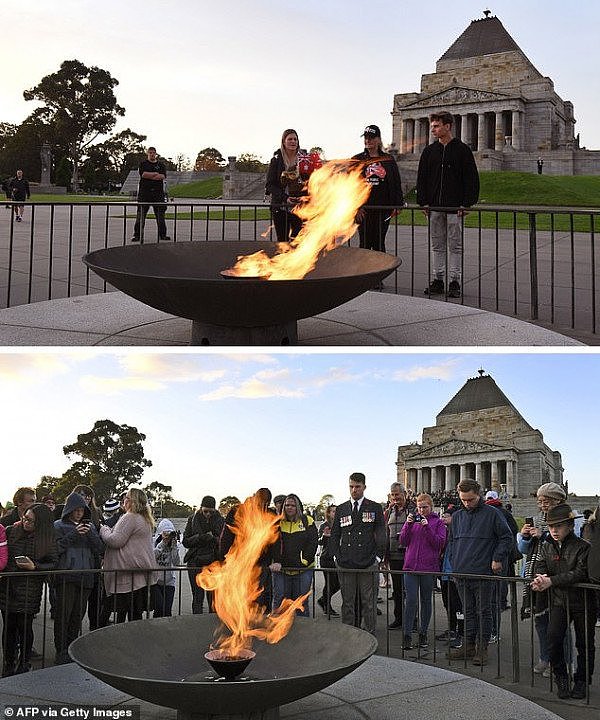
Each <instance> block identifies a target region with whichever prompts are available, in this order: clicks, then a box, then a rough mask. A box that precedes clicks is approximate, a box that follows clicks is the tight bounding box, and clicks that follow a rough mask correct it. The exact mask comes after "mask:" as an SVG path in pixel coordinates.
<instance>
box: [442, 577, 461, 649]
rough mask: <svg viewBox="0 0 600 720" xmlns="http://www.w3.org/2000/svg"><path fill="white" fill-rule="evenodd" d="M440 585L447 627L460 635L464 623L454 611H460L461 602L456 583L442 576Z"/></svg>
mask: <svg viewBox="0 0 600 720" xmlns="http://www.w3.org/2000/svg"><path fill="white" fill-rule="evenodd" d="M440 586H441V590H442V602H443V603H444V608H445V609H446V614H447V616H448V629H449V630H452V631H453V632H455V633H456V634H457V635H462V634H463V626H464V623H463V621H462V620H458V618H457V617H456V613H461V612H462V602H461V599H460V595H459V594H458V588H457V587H456V583H455V582H454V581H453V580H444V579H443V578H442V580H441V581H440Z"/></svg>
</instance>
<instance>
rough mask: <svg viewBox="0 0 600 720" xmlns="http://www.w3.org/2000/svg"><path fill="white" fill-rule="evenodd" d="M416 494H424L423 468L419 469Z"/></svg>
mask: <svg viewBox="0 0 600 720" xmlns="http://www.w3.org/2000/svg"><path fill="white" fill-rule="evenodd" d="M415 492H423V468H417V483H416V487H415Z"/></svg>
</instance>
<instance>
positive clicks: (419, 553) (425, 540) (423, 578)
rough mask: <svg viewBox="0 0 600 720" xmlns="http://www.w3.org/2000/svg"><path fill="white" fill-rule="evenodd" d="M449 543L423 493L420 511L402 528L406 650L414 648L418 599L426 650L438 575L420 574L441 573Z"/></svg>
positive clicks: (417, 510) (420, 643)
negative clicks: (444, 551)
mask: <svg viewBox="0 0 600 720" xmlns="http://www.w3.org/2000/svg"><path fill="white" fill-rule="evenodd" d="M445 544H446V526H445V525H444V523H443V522H442V520H441V519H440V518H439V517H438V515H436V513H434V512H433V500H432V499H431V496H430V495H427V494H426V493H422V494H421V495H419V496H418V497H417V509H416V512H414V513H411V514H410V515H409V516H408V518H407V520H406V522H405V523H404V525H403V527H402V531H401V533H400V545H402V546H404V547H405V548H406V553H405V555H404V567H403V569H404V571H408V572H409V573H410V574H407V575H405V576H404V589H405V592H406V604H405V606H404V645H403V647H404V649H405V650H410V649H411V648H412V647H413V644H412V636H411V631H412V628H413V624H414V622H415V615H416V613H417V597H418V596H420V609H421V612H420V616H421V627H420V629H419V647H422V648H426V647H427V645H428V641H427V630H428V628H429V621H430V620H431V597H432V594H433V587H434V584H435V581H436V576H435V575H418V574H413V573H419V572H433V573H436V572H439V571H440V556H441V553H442V550H443V549H444V545H445Z"/></svg>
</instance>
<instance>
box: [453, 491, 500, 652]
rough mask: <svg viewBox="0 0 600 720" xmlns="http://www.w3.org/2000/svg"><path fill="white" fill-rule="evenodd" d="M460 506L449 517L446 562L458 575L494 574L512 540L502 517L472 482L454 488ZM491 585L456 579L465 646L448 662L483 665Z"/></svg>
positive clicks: (489, 632) (487, 638) (490, 630)
mask: <svg viewBox="0 0 600 720" xmlns="http://www.w3.org/2000/svg"><path fill="white" fill-rule="evenodd" d="M457 489H458V496H459V498H460V501H461V503H462V505H463V507H462V508H461V509H460V510H459V511H458V512H456V513H454V515H453V516H452V523H451V541H450V546H449V560H450V565H451V567H452V570H453V571H454V572H455V573H457V574H459V575H478V576H481V575H488V576H492V575H497V574H499V573H501V572H502V567H503V564H504V563H505V561H506V558H507V556H508V555H509V553H510V551H511V549H512V547H513V544H514V538H513V535H512V532H511V530H510V528H509V527H508V524H507V522H506V520H505V519H504V517H503V516H502V515H501V514H500V513H499V512H498V511H497V510H496V508H494V507H491V506H490V505H486V504H485V502H484V499H483V497H482V495H481V486H480V485H479V483H478V482H477V481H476V480H461V482H460V483H459V484H458V486H457ZM493 582H496V581H494V580H492V581H486V580H481V579H480V578H473V579H469V578H459V579H458V583H459V590H460V594H461V597H462V603H463V608H464V614H465V644H464V646H463V647H461V648H451V649H450V650H449V651H448V657H449V658H450V659H463V658H465V657H467V658H472V660H473V664H474V665H487V661H488V644H489V642H490V637H491V634H492V590H493V584H492V583H493Z"/></svg>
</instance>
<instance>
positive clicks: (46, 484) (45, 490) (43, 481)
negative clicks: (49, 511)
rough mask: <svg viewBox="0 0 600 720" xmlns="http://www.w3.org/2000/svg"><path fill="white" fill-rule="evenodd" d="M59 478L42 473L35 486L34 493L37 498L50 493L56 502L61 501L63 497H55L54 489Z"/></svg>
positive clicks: (57, 484)
mask: <svg viewBox="0 0 600 720" xmlns="http://www.w3.org/2000/svg"><path fill="white" fill-rule="evenodd" d="M60 481H61V478H59V477H54V476H52V475H42V477H41V478H40V481H39V483H38V484H37V485H36V486H35V494H36V497H38V498H43V497H44V495H52V496H53V497H54V498H55V499H56V500H57V502H62V501H63V500H64V498H62V497H61V498H60V499H59V498H58V497H56V489H57V487H58V486H59V484H60Z"/></svg>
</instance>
